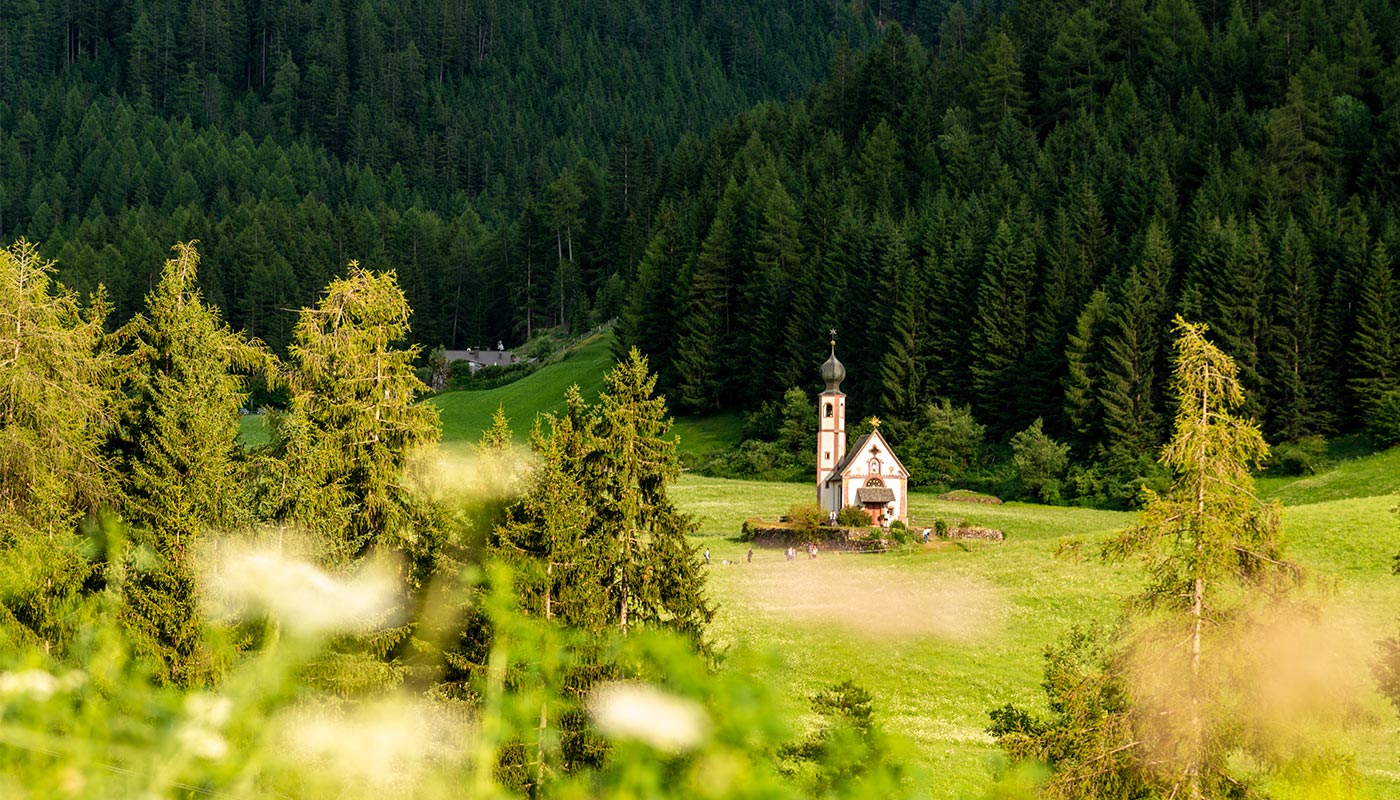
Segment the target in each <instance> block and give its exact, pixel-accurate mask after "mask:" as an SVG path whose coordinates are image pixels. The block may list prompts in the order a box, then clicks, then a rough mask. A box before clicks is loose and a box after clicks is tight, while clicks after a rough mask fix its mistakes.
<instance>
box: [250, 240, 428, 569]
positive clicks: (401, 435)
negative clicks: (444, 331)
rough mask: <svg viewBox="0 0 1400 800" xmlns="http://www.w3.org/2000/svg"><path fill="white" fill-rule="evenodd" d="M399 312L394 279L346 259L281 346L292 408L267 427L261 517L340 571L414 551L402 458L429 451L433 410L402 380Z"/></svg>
mask: <svg viewBox="0 0 1400 800" xmlns="http://www.w3.org/2000/svg"><path fill="white" fill-rule="evenodd" d="M408 318H409V307H408V303H407V301H406V300H405V299H404V295H403V291H402V290H401V289H399V286H398V281H397V280H396V278H395V276H394V273H393V272H380V273H374V272H370V271H369V270H366V269H364V268H362V267H360V265H359V264H358V263H356V262H353V261H352V262H350V268H349V274H347V275H346V276H345V277H344V278H340V279H338V280H335V281H332V282H331V284H330V286H328V287H327V288H326V292H325V295H324V296H323V297H322V298H321V301H320V302H319V303H317V304H316V307H315V308H304V309H302V310H301V312H300V318H299V319H298V320H297V324H296V328H295V330H294V332H293V342H292V344H291V346H290V347H289V348H288V357H289V365H288V370H287V375H286V380H287V382H288V383H289V384H290V387H291V394H292V398H291V403H290V405H289V407H288V409H287V411H286V413H285V414H283V415H279V416H278V417H276V418H274V420H273V427H274V431H275V441H276V443H277V444H276V446H275V454H276V456H277V457H276V458H275V459H273V460H272V461H271V462H270V465H271V467H272V470H271V471H270V473H269V474H268V475H267V476H266V477H265V481H267V482H268V484H269V485H267V486H265V487H264V488H265V489H266V490H267V497H268V499H269V500H270V501H271V502H272V505H273V507H272V508H271V509H269V510H270V511H272V513H271V514H270V516H272V517H274V518H277V519H282V520H284V521H287V522H291V523H294V524H298V525H303V526H305V527H306V528H308V529H310V530H314V531H318V532H320V533H321V534H323V535H324V537H325V539H326V541H325V544H326V546H327V548H328V551H329V553H330V554H331V555H330V560H331V561H332V562H333V563H337V564H341V565H348V564H350V563H353V562H355V561H357V560H359V559H361V558H362V557H364V556H365V555H367V554H368V553H369V552H370V551H371V550H372V549H373V548H374V547H375V546H377V545H385V546H388V547H391V548H398V549H402V550H404V551H407V552H409V553H410V554H413V553H417V552H418V551H419V550H421V548H422V547H423V546H425V543H424V542H422V541H421V540H420V539H419V536H418V533H419V530H418V524H417V523H418V521H419V520H418V519H417V511H416V509H417V506H418V498H415V497H414V496H413V494H412V492H411V491H410V490H409V488H408V486H407V484H406V483H405V481H404V471H405V469H407V468H408V466H409V460H410V456H412V455H413V454H414V453H415V452H416V451H418V450H419V449H420V448H423V447H427V446H429V445H432V444H434V443H436V441H437V439H438V435H439V429H440V423H439V421H438V415H437V409H436V408H435V407H433V406H431V405H428V404H425V403H418V402H416V400H417V397H418V394H419V393H420V392H422V391H425V390H426V388H427V387H426V386H424V385H423V382H422V381H420V380H419V379H418V377H417V375H416V374H415V373H414V371H413V359H414V357H415V355H416V354H417V347H407V348H405V347H400V346H399V342H401V341H402V340H403V339H404V338H405V337H406V336H407V335H408Z"/></svg>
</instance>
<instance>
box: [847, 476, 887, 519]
mask: <svg viewBox="0 0 1400 800" xmlns="http://www.w3.org/2000/svg"><path fill="white" fill-rule="evenodd" d="M856 502H858V503H860V507H861V509H862V510H863V511H865V513H866V514H868V515H870V522H871V524H872V525H879V526H881V527H884V525H885V510H886V509H887V508H889V505H890V504H891V503H893V502H894V490H893V489H891V488H889V487H887V486H885V484H884V481H881V480H880V479H879V478H871V479H870V480H868V481H866V482H865V485H864V486H862V487H860V488H859V489H856Z"/></svg>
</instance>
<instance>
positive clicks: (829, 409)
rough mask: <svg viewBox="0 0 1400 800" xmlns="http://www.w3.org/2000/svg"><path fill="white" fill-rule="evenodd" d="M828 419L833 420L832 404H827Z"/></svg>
mask: <svg viewBox="0 0 1400 800" xmlns="http://www.w3.org/2000/svg"><path fill="white" fill-rule="evenodd" d="M826 417H827V419H831V404H830V403H827V404H826Z"/></svg>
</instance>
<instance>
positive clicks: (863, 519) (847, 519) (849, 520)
mask: <svg viewBox="0 0 1400 800" xmlns="http://www.w3.org/2000/svg"><path fill="white" fill-rule="evenodd" d="M836 524H837V525H840V526H842V527H846V528H868V527H870V515H869V514H867V513H865V509H863V508H861V507H860V506H846V507H845V508H843V509H841V510H840V511H838V512H836Z"/></svg>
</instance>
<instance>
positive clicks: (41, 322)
mask: <svg viewBox="0 0 1400 800" xmlns="http://www.w3.org/2000/svg"><path fill="white" fill-rule="evenodd" d="M53 273H54V264H53V262H51V261H45V260H44V259H42V258H41V257H40V256H39V251H38V248H37V247H36V246H35V245H34V244H31V243H29V242H27V241H25V240H23V239H21V240H20V241H18V242H16V243H15V244H14V245H12V246H10V247H8V248H5V249H3V250H0V642H6V641H8V642H24V643H29V644H35V645H37V646H39V647H40V648H41V649H43V650H44V651H46V652H50V653H53V652H56V651H58V650H61V648H62V647H63V645H64V643H65V642H66V641H68V640H69V639H70V638H71V637H72V635H73V634H74V633H75V631H74V629H73V626H74V624H75V622H76V620H74V619H73V618H72V616H71V615H70V614H68V613H67V610H68V609H69V607H70V604H71V602H72V601H73V600H74V599H75V598H76V596H77V595H78V594H79V593H80V592H81V591H82V589H83V584H84V582H85V581H86V580H87V579H88V578H89V577H90V576H91V575H92V573H93V570H94V565H92V564H91V563H89V561H88V560H87V559H85V558H84V557H83V556H82V555H81V550H80V548H79V547H78V531H77V528H78V524H79V522H80V521H81V520H82V519H83V518H84V517H86V516H89V515H91V514H93V513H95V512H97V511H98V510H100V509H102V508H103V507H106V506H109V505H111V504H112V503H114V502H115V497H114V493H113V492H112V490H111V479H112V471H111V468H110V465H109V462H108V461H107V459H106V458H105V457H104V456H103V454H102V451H101V446H102V442H103V441H104V439H105V437H106V435H107V433H108V431H109V430H110V428H111V425H112V423H113V417H114V407H115V399H116V393H115V381H114V375H115V371H114V369H113V362H112V359H111V357H110V354H109V353H108V352H107V350H106V348H105V345H104V336H103V322H104V319H105V316H106V311H107V307H106V305H105V303H104V302H103V301H102V298H101V297H100V296H99V297H97V298H95V299H94V300H93V302H92V303H91V305H90V306H89V307H88V308H87V309H84V308H83V305H82V303H81V302H80V301H79V299H78V297H77V296H76V295H75V294H73V293H72V292H69V291H67V290H66V289H64V288H63V287H62V286H61V285H59V284H57V283H56V282H55V281H54V278H53Z"/></svg>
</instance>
